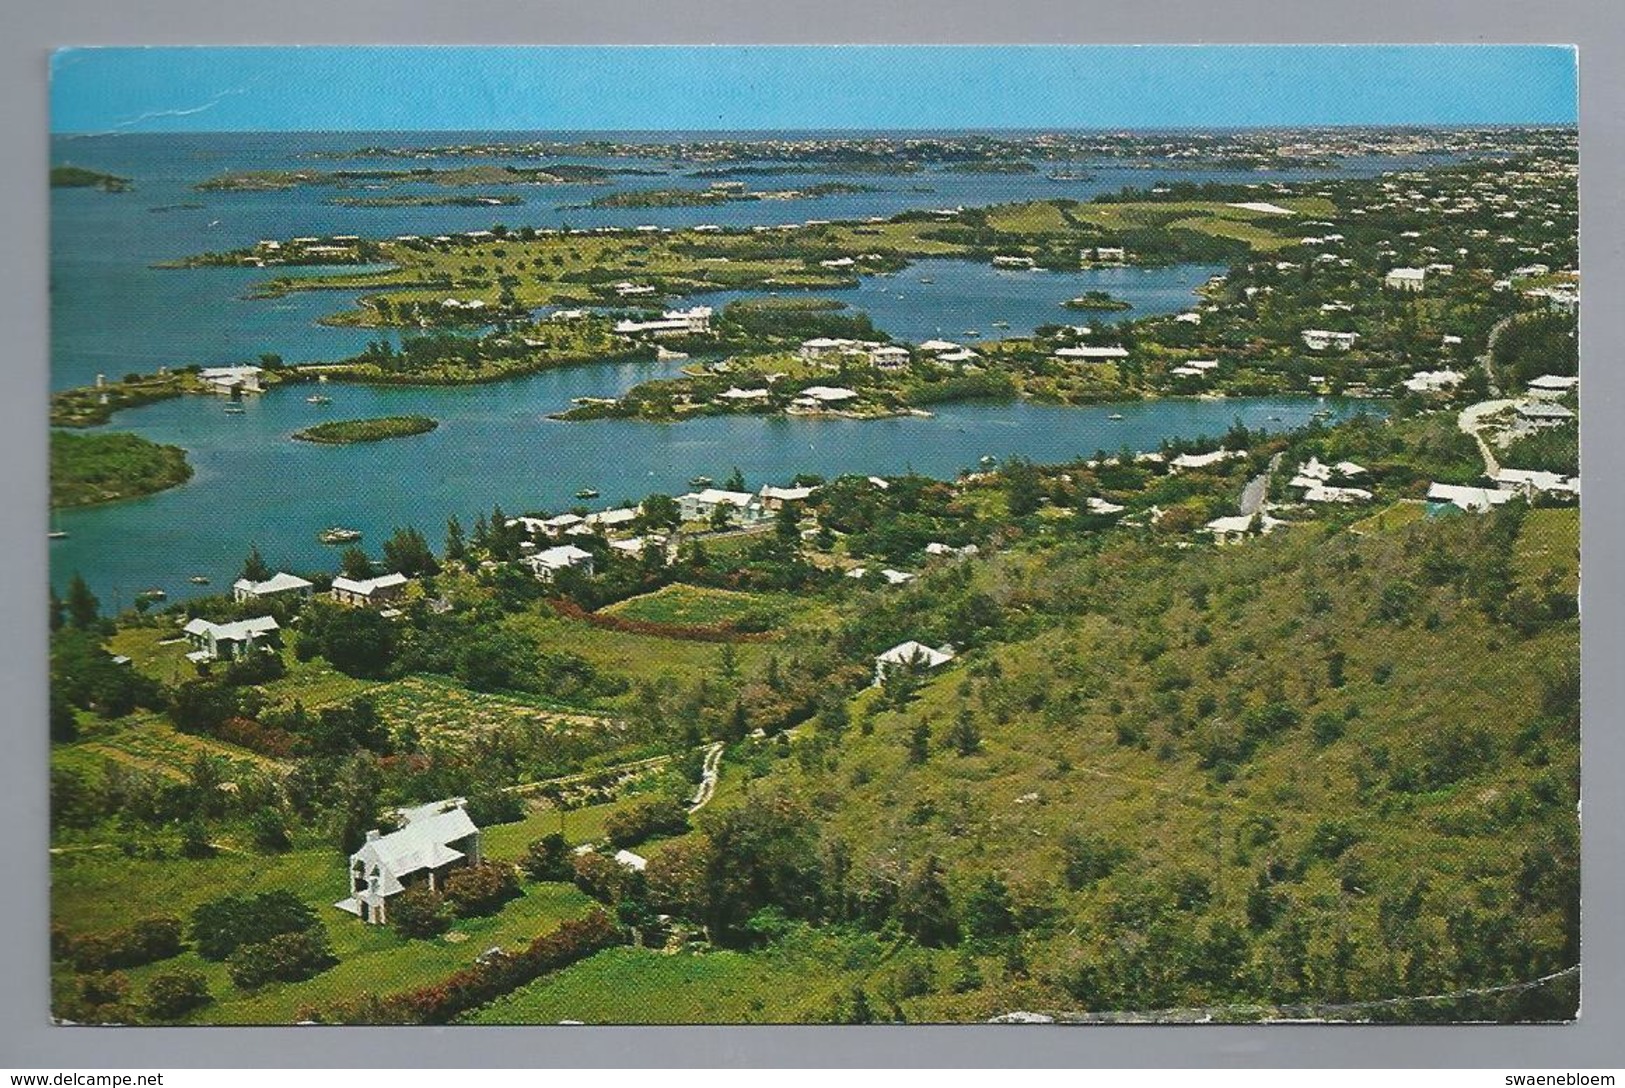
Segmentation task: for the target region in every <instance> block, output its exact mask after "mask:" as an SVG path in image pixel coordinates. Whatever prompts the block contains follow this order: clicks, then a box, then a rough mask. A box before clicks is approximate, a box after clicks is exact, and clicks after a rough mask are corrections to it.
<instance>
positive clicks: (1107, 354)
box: [1055, 347, 1128, 363]
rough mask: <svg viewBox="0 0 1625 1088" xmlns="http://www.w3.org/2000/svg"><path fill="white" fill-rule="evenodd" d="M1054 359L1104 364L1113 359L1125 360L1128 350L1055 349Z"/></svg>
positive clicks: (1113, 348) (1108, 348)
mask: <svg viewBox="0 0 1625 1088" xmlns="http://www.w3.org/2000/svg"><path fill="white" fill-rule="evenodd" d="M1055 357H1056V358H1057V359H1062V360H1065V361H1067V362H1073V361H1078V362H1086V363H1104V362H1110V361H1111V360H1113V359H1127V358H1128V349H1127V348H1121V347H1100V348H1092V347H1076V348H1056V349H1055Z"/></svg>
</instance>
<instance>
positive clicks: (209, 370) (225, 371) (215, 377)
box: [197, 366, 265, 381]
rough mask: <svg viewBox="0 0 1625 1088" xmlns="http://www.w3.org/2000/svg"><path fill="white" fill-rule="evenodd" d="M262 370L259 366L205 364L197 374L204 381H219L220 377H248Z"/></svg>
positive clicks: (263, 369) (262, 371)
mask: <svg viewBox="0 0 1625 1088" xmlns="http://www.w3.org/2000/svg"><path fill="white" fill-rule="evenodd" d="M264 371H265V368H264V367H261V366H206V367H204V368H203V369H202V370H200V371H198V372H197V374H198V377H200V378H202V379H203V380H204V381H219V380H220V379H222V378H249V377H252V376H254V375H255V374H261V373H264Z"/></svg>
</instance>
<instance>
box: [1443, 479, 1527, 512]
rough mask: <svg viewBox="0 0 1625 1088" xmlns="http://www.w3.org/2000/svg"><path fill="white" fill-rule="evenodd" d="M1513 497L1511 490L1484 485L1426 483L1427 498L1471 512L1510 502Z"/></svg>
mask: <svg viewBox="0 0 1625 1088" xmlns="http://www.w3.org/2000/svg"><path fill="white" fill-rule="evenodd" d="M1513 497H1514V495H1513V492H1511V491H1500V490H1492V489H1490V488H1484V487H1465V486H1463V485H1461V484H1440V483H1434V484H1429V485H1428V498H1429V499H1432V500H1433V501H1434V502H1448V503H1454V504H1455V505H1456V506H1459V507H1461V508H1462V509H1463V510H1467V511H1470V512H1473V513H1479V512H1482V511H1485V510H1488V509H1489V508H1490V507H1492V506H1500V505H1501V504H1502V503H1504V502H1510V501H1511V500H1512V498H1513Z"/></svg>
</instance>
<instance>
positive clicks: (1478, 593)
mask: <svg viewBox="0 0 1625 1088" xmlns="http://www.w3.org/2000/svg"><path fill="white" fill-rule="evenodd" d="M1576 531H1577V519H1576V517H1575V512H1574V511H1573V510H1542V509H1537V510H1533V511H1529V512H1527V513H1522V512H1519V511H1513V510H1507V511H1503V512H1502V513H1501V514H1499V515H1497V516H1495V517H1492V518H1467V517H1441V518H1428V519H1423V520H1420V521H1414V522H1411V523H1409V524H1407V525H1404V526H1403V527H1400V528H1396V529H1395V530H1393V531H1391V532H1369V531H1368V532H1367V533H1365V534H1364V535H1361V536H1356V535H1353V534H1349V533H1346V532H1345V533H1335V534H1333V533H1325V532H1322V531H1320V530H1317V529H1313V528H1309V529H1304V530H1299V531H1295V532H1290V533H1285V534H1279V535H1276V536H1272V537H1268V538H1264V539H1262V540H1258V541H1254V542H1252V543H1250V544H1249V545H1247V546H1244V547H1234V548H1225V549H1217V550H1213V549H1203V550H1201V551H1199V552H1198V551H1194V550H1180V549H1177V548H1169V547H1159V546H1156V545H1152V544H1148V543H1142V542H1139V541H1128V540H1122V541H1119V542H1114V543H1113V544H1111V545H1109V546H1108V547H1106V548H1105V549H1104V550H1102V551H1100V552H1099V553H1098V554H1095V555H1090V554H1088V553H1087V552H1086V551H1084V550H1083V549H1080V548H1077V547H1074V546H1064V547H1060V548H1056V549H1054V550H1052V551H1049V552H1047V553H1045V554H1041V555H1022V554H1010V555H1006V556H1001V557H999V558H998V559H997V560H995V561H994V562H992V563H990V564H987V565H986V566H984V567H982V568H980V569H978V570H977V571H976V573H975V574H974V575H973V576H972V577H970V578H969V579H968V581H967V579H966V578H965V576H964V574H963V573H961V572H960V571H951V572H948V573H945V574H943V575H940V576H938V577H937V578H935V579H932V580H931V582H929V583H927V584H926V585H923V586H921V587H920V588H919V589H918V590H915V591H914V592H913V593H912V595H911V596H912V601H911V602H910V604H911V606H912V607H911V610H912V611H914V612H915V614H916V616H917V617H918V620H919V622H920V624H921V637H922V638H925V639H926V641H930V639H929V638H927V635H928V634H929V633H930V631H929V629H930V627H931V625H932V623H933V617H935V616H940V615H942V614H944V613H945V612H947V611H949V610H951V608H952V607H953V606H954V602H956V601H963V600H964V599H966V596H967V595H975V594H977V593H984V594H987V595H988V596H989V597H991V598H992V599H993V600H995V601H997V602H998V603H999V604H1000V605H1001V606H1002V607H1003V608H1005V609H1008V610H1012V611H1014V612H1017V613H1019V614H1021V615H1022V616H1023V617H1025V619H1024V620H1023V621H1022V622H1023V624H1024V625H1025V626H1028V627H1029V628H1030V633H1029V634H1028V635H1027V636H1026V637H1023V638H1019V639H1016V640H1013V641H1010V642H1008V643H1006V644H1003V645H998V646H992V647H989V648H987V649H982V650H975V651H972V652H970V653H968V654H965V655H963V656H962V657H961V658H960V659H959V660H957V661H956V662H954V663H953V664H952V665H951V666H949V667H947V668H945V669H943V670H942V671H941V672H939V673H937V674H935V675H933V676H932V677H931V678H930V679H929V680H928V681H927V682H925V683H924V684H923V685H922V686H921V687H920V688H919V690H918V692H917V693H915V694H913V695H905V693H904V692H902V691H893V692H885V691H881V690H879V689H871V690H870V691H869V692H867V693H866V694H864V695H862V696H860V697H859V698H858V699H857V700H856V702H855V704H854V705H853V707H852V713H851V715H850V721H851V724H850V725H848V726H847V727H845V728H844V729H841V728H839V716H828V717H824V718H821V719H820V721H819V724H817V725H808V726H804V727H802V728H801V729H800V730H798V731H797V735H796V736H795V738H794V740H793V741H791V742H789V743H788V744H787V745H786V744H785V743H784V742H782V741H780V742H777V743H775V742H772V741H767V742H762V743H759V744H758V745H756V746H755V748H754V749H753V750H751V751H744V750H740V749H737V748H736V749H735V750H732V751H730V755H729V763H730V766H733V765H735V764H736V762H738V763H742V764H743V766H742V767H741V770H742V772H743V774H744V776H745V777H747V778H750V777H752V776H754V780H752V781H747V782H745V783H743V784H741V785H740V786H739V787H737V788H734V789H731V790H727V791H725V792H724V793H723V794H720V795H719V802H718V805H717V806H715V808H714V810H713V812H712V813H710V814H708V817H707V818H706V819H703V820H702V821H701V824H702V827H703V828H705V829H706V833H705V835H703V836H700V837H690V839H689V840H687V841H686V842H685V841H683V840H678V841H677V842H673V843H668V844H665V845H664V846H663V847H662V848H659V849H657V850H656V851H654V858H655V860H654V861H652V862H651V867H650V870H649V885H650V897H651V903H652V904H653V905H654V906H655V907H656V908H657V909H663V910H674V911H677V912H679V913H686V914H688V915H689V916H693V917H702V916H704V917H708V918H709V920H710V921H711V922H712V923H713V935H714V936H715V935H717V932H718V929H719V928H720V927H721V926H722V925H725V924H732V925H733V926H735V927H736V936H735V938H734V940H733V941H732V943H734V944H736V945H737V946H740V947H743V948H751V947H753V946H754V947H757V949H758V950H757V951H749V952H746V953H744V955H743V956H742V957H739V956H738V954H735V953H726V954H721V955H723V957H724V958H723V959H721V960H713V959H712V958H711V957H710V956H709V955H708V956H700V957H695V956H687V957H682V958H680V959H679V960H678V961H675V962H673V963H669V964H667V963H656V962H654V960H653V959H652V958H651V959H649V962H647V963H646V964H645V969H646V972H647V973H646V975H645V976H644V977H647V978H649V979H650V981H651V984H652V985H653V986H654V987H655V990H656V993H654V994H651V993H649V992H648V991H647V990H644V989H641V988H636V987H630V986H607V987H599V986H597V985H596V983H598V982H600V981H610V980H612V979H614V978H618V977H621V976H622V975H624V974H625V973H626V972H628V971H629V970H633V969H634V968H633V967H632V966H631V964H630V963H629V961H634V962H635V961H636V959H637V958H638V957H653V956H654V954H653V953H643V952H637V951H633V950H620V951H617V952H613V953H604V954H601V955H600V956H599V957H595V958H594V959H593V960H589V961H587V962H585V963H582V964H578V965H576V966H575V967H573V968H570V969H569V970H567V971H565V972H563V973H562V974H561V975H559V976H558V977H556V978H554V979H550V980H544V981H542V982H538V983H536V984H533V985H532V986H530V987H527V988H525V989H523V990H521V991H518V992H517V993H516V994H515V995H513V997H511V998H509V999H507V1000H505V1001H503V1002H499V1003H498V1004H497V1005H496V1006H493V1007H492V1008H490V1009H488V1010H486V1011H485V1012H484V1013H482V1014H480V1016H479V1017H478V1019H479V1020H481V1022H486V1023H497V1022H502V1021H503V1020H504V1018H509V1019H510V1022H511V1018H513V1017H515V1016H517V1017H520V1018H522V1019H525V1020H540V1021H546V1020H549V1019H557V1018H568V1017H580V1016H583V1015H588V1016H590V1018H591V1019H596V1020H605V1021H621V1020H631V1021H647V1020H654V1021H659V1020H665V1019H667V1018H668V1016H667V1012H664V1011H662V1010H671V1009H680V1008H682V1007H683V1006H682V1004H681V1000H688V999H682V998H681V994H683V993H686V992H687V989H688V988H689V987H692V986H695V985H710V986H716V987H718V988H717V989H716V990H715V992H714V993H713V1004H712V1005H711V1006H709V1007H708V1008H707V1011H706V1018H707V1019H717V1020H723V1021H726V1020H730V1019H742V1020H757V1019H769V1020H771V1019H791V1020H803V1019H853V1018H854V1015H855V1014H854V1010H855V1009H857V1010H859V1012H860V1013H861V1014H863V1015H873V1016H875V1017H876V1018H879V1019H891V1018H903V1019H907V1020H910V1021H921V1020H964V1019H975V1018H984V1017H989V1016H993V1015H997V1014H1000V1013H1004V1012H1009V1011H1012V1010H1016V1009H1028V1010H1043V1011H1046V1012H1051V1013H1057V1012H1059V1013H1073V1014H1078V1013H1096V1014H1098V1013H1103V1012H1108V1011H1125V1010H1129V1011H1155V1010H1169V1009H1179V1008H1188V1007H1193V1006H1214V1005H1220V1006H1233V1005H1243V1006H1270V1007H1274V1008H1276V1009H1277V1010H1279V1011H1278V1012H1277V1015H1279V1014H1282V1013H1285V1014H1288V1015H1301V1016H1317V1017H1329V1018H1349V1019H1374V1018H1375V1019H1381V1018H1392V1019H1396V1020H1412V1021H1414V1020H1431V1019H1437V1020H1441V1021H1442V1020H1453V1019H1463V1018H1509V1019H1512V1018H1518V1019H1527V1018H1539V1019H1549V1018H1558V1019H1561V1018H1566V1017H1569V1016H1572V1015H1573V1014H1574V1012H1575V1008H1576V993H1577V991H1576V988H1575V986H1574V979H1573V978H1572V977H1566V978H1565V979H1562V980H1559V981H1558V982H1557V983H1555V984H1550V985H1544V986H1537V987H1533V988H1530V989H1527V990H1522V991H1513V992H1508V993H1498V994H1492V995H1488V996H1485V997H1480V998H1476V999H1465V998H1464V999H1458V1000H1453V1001H1448V1000H1446V1001H1440V1000H1430V1001H1426V1002H1413V1003H1400V1004H1393V1005H1386V1006H1384V1005H1367V1006H1362V1005H1360V1003H1362V1002H1381V1001H1384V1000H1385V999H1389V998H1395V997H1402V996H1406V995H1435V994H1447V993H1452V992H1456V991H1462V990H1469V989H1494V988H1498V987H1505V986H1509V985H1512V984H1517V983H1520V982H1523V981H1526V980H1532V979H1536V978H1540V977H1542V976H1545V975H1548V974H1551V973H1554V972H1558V971H1560V970H1563V969H1565V968H1567V967H1569V966H1571V965H1572V964H1574V963H1577V962H1578V947H1577V943H1578V886H1577V873H1578V826H1577V820H1576V816H1575V802H1576V798H1577V789H1578V673H1577V668H1576V662H1577V652H1576V650H1577V640H1578V625H1577V621H1576V620H1575V619H1573V618H1566V619H1559V618H1549V619H1543V620H1534V621H1528V622H1525V621H1524V620H1520V619H1519V615H1520V609H1521V607H1522V606H1521V605H1509V604H1508V603H1507V602H1508V601H1509V600H1510V601H1513V602H1521V601H1525V600H1526V599H1531V600H1532V599H1533V598H1534V597H1537V596H1539V597H1541V598H1542V599H1543V600H1544V601H1545V602H1546V604H1548V605H1552V606H1554V607H1552V608H1551V609H1550V612H1549V615H1550V616H1553V617H1557V616H1565V615H1566V616H1571V617H1572V597H1570V596H1568V594H1570V593H1572V590H1573V588H1574V586H1573V582H1572V578H1573V575H1574V569H1575V566H1574V560H1575V545H1576V540H1577V537H1576ZM964 569H968V568H961V570H964ZM1553 572H1555V573H1553ZM956 582H965V583H966V584H963V585H959V584H955V583H956ZM1509 590H1510V593H1509V592H1508V591H1509ZM1565 601H1566V602H1567V603H1565ZM905 607H908V606H905ZM899 700H902V701H901V703H899ZM922 726H923V727H925V728H926V729H928V730H929V739H927V740H925V741H924V742H923V743H922V742H921V741H920V739H919V738H920V730H921V727H922ZM972 750H973V751H972ZM962 751H972V754H961V752H962ZM716 851H725V852H726V853H727V856H728V858H729V864H728V865H727V866H726V867H724V868H722V869H718V868H714V867H712V863H709V862H707V860H706V859H707V856H708V855H710V856H713V857H714V856H715V853H714V852H716ZM684 855H689V856H688V857H686V858H685V856H684ZM662 859H675V861H673V863H671V864H663V863H662ZM685 866H686V870H685ZM695 870H698V871H701V872H703V873H705V874H706V876H704V877H702V878H694V877H693V875H692V874H693V872H694V871H695ZM685 871H687V872H689V873H690V874H691V875H690V876H689V877H688V878H687V879H684V878H682V876H681V874H682V873H683V872H685ZM672 873H676V874H677V876H676V877H673V875H672ZM722 895H726V896H727V897H728V898H729V902H726V903H724V902H720V901H719V900H718V897H719V896H722ZM752 897H755V898H754V901H753V898H752ZM741 900H743V901H741ZM768 903H771V904H773V909H770V910H769V911H768V914H767V916H766V917H763V916H761V915H757V916H755V917H754V918H753V917H751V916H750V912H751V911H752V910H753V909H754V908H756V907H760V906H763V905H765V904H768ZM786 914H788V915H789V916H790V917H791V918H795V917H796V916H800V917H801V918H802V919H803V920H804V924H803V925H795V924H792V923H790V922H789V921H787V920H786V919H785V915H786ZM775 918H776V919H777V921H774V920H773V919H775ZM808 924H810V925H812V926H813V927H815V928H813V929H808V928H805V925H808ZM815 934H817V935H816V936H815ZM764 935H765V936H766V938H767V940H766V947H762V945H763V939H762V938H763V937H764ZM877 937H878V938H880V940H881V942H882V943H881V944H880V945H879V946H876V945H875V943H874V942H875V940H876V938H877ZM831 941H833V942H834V944H835V946H836V947H835V948H833V949H831V948H828V947H824V948H823V950H822V951H821V952H820V953H819V954H818V955H816V956H810V955H809V952H808V949H809V948H810V947H818V946H821V945H828V944H829V943H830V942H831ZM729 956H734V957H736V958H734V959H729V958H728V957H729ZM813 960H816V961H819V962H820V963H821V964H822V966H817V967H815V966H812V965H811V962H810V961H813ZM656 968H658V970H657V969H656ZM600 973H602V974H603V977H602V979H600V978H599V975H600ZM764 975H765V976H766V977H765V978H764V977H762V976H764ZM775 978H776V979H777V985H774V982H773V980H774V979H775ZM661 980H664V981H661ZM663 987H670V988H671V991H672V992H671V995H670V997H671V1003H668V1002H667V1001H665V1000H662V999H661V998H660V995H661V992H663V991H662V988H663ZM860 990H861V991H862V992H863V1001H862V1002H861V1003H859V1002H857V997H856V994H857V992H858V991H860ZM585 994H591V995H593V996H592V998H591V1000H590V1001H587V999H586V998H585V997H583V996H582V995H585ZM583 1002H586V1004H583ZM1340 1005H1352V1006H1354V1007H1351V1008H1348V1009H1341V1010H1340V1009H1337V1008H1329V1006H1340ZM1297 1006H1305V1007H1304V1008H1296V1007H1297ZM1262 1014H1263V1010H1262V1009H1254V1010H1251V1011H1248V1010H1246V1009H1228V1010H1219V1011H1218V1012H1217V1015H1218V1016H1219V1017H1220V1018H1231V1019H1247V1018H1251V1017H1255V1016H1258V1015H1262ZM672 1015H679V1014H677V1013H673V1014H672ZM859 1018H861V1016H860V1017H859Z"/></svg>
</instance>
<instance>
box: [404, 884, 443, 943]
mask: <svg viewBox="0 0 1625 1088" xmlns="http://www.w3.org/2000/svg"><path fill="white" fill-rule="evenodd" d="M389 924H390V925H392V926H394V927H395V932H397V933H399V934H400V935H401V936H402V937H434V936H436V935H438V934H441V933H444V932H445V931H446V928H447V927H448V926H450V925H451V911H450V910H448V909H447V907H446V900H445V897H444V896H442V895H441V894H440V893H439V892H437V891H435V890H434V889H433V888H431V887H429V886H428V885H427V884H420V885H418V886H417V887H415V888H408V889H407V890H406V891H404V892H402V893H401V894H399V895H397V896H396V897H395V898H394V899H391V900H390V901H389Z"/></svg>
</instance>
